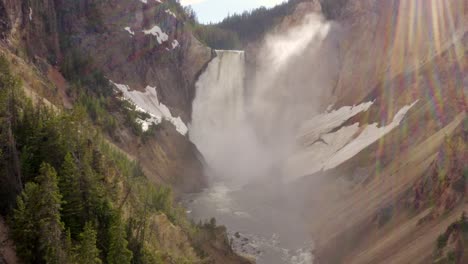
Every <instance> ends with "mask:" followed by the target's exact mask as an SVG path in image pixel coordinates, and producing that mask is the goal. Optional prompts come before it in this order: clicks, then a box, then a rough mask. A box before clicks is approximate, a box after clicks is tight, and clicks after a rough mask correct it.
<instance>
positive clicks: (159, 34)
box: [143, 26, 169, 44]
mask: <svg viewBox="0 0 468 264" xmlns="http://www.w3.org/2000/svg"><path fill="white" fill-rule="evenodd" d="M143 33H145V35H153V36H155V37H156V39H157V40H158V43H159V44H162V43H163V42H166V41H168V40H169V36H168V35H167V34H166V33H164V32H163V31H162V30H161V28H160V27H158V26H154V27H152V28H151V29H148V30H143Z"/></svg>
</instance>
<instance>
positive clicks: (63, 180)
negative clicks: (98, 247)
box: [59, 153, 83, 238]
mask: <svg viewBox="0 0 468 264" xmlns="http://www.w3.org/2000/svg"><path fill="white" fill-rule="evenodd" d="M80 177H81V175H80V171H79V169H78V167H77V166H76V163H75V161H74V160H73V157H72V155H71V154H70V153H67V155H65V159H64V161H63V164H62V168H61V170H60V182H59V186H60V191H61V193H62V195H63V201H64V203H63V206H62V215H63V221H64V222H65V225H66V227H67V228H69V229H70V232H71V235H72V237H75V238H76V237H77V236H78V234H79V233H80V231H81V229H82V227H83V223H82V222H83V220H82V219H83V195H82V193H81V187H80Z"/></svg>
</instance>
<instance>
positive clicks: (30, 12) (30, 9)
mask: <svg viewBox="0 0 468 264" xmlns="http://www.w3.org/2000/svg"><path fill="white" fill-rule="evenodd" d="M32 19H33V10H32V8H31V7H30V8H29V21H31V20H32Z"/></svg>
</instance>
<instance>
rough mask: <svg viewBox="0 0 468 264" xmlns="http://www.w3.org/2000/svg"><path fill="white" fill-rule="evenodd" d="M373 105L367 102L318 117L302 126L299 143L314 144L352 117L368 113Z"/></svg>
mask: <svg viewBox="0 0 468 264" xmlns="http://www.w3.org/2000/svg"><path fill="white" fill-rule="evenodd" d="M373 104H374V102H367V103H362V104H360V105H357V106H344V107H342V108H340V109H338V110H333V111H331V112H326V113H324V114H320V115H316V116H314V117H313V118H312V119H310V120H308V121H306V122H305V123H304V124H303V125H302V126H301V128H300V129H299V137H298V141H299V142H300V144H302V145H307V144H309V143H310V142H314V141H315V140H317V139H319V138H320V135H323V134H326V133H328V132H330V131H332V130H333V129H335V128H337V127H339V126H341V125H342V124H343V123H344V122H346V120H348V119H350V118H351V117H353V116H355V115H357V114H359V113H361V112H365V111H367V110H368V109H369V108H370V107H371V106H372V105H373Z"/></svg>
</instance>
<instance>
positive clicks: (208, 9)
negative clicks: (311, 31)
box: [180, 0, 286, 23]
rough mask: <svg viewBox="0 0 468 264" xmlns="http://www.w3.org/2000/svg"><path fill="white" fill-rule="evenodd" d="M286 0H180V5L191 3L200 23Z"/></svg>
mask: <svg viewBox="0 0 468 264" xmlns="http://www.w3.org/2000/svg"><path fill="white" fill-rule="evenodd" d="M285 1H286V0H181V1H180V2H181V3H182V5H184V6H186V5H191V6H192V8H193V9H194V10H195V12H196V13H197V16H198V20H199V21H200V22H201V23H209V22H219V21H221V20H223V18H225V17H226V16H227V15H228V14H234V13H242V12H243V11H245V10H252V9H254V8H257V7H260V6H265V7H272V6H275V5H277V4H280V3H282V2H285Z"/></svg>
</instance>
